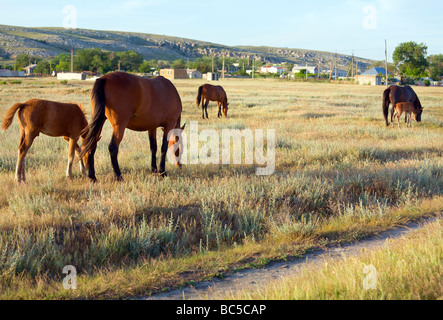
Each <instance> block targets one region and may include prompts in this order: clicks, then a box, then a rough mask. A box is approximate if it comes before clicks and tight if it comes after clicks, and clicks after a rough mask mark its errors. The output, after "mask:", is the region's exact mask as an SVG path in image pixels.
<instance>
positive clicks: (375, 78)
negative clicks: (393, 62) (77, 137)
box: [355, 67, 389, 86]
mask: <svg viewBox="0 0 443 320" xmlns="http://www.w3.org/2000/svg"><path fill="white" fill-rule="evenodd" d="M388 74H389V72H388ZM385 75H386V69H385V68H379V67H374V68H372V69H369V70H366V71H365V72H363V73H362V74H359V75H356V76H355V80H356V81H357V82H358V83H359V84H369V85H371V86H381V85H382V77H383V76H385Z"/></svg>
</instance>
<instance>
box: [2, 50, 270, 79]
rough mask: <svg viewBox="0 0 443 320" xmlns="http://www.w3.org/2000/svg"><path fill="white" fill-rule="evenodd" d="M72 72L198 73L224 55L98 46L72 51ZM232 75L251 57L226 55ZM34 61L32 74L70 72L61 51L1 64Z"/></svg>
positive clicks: (220, 63) (248, 64) (18, 67)
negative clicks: (155, 55)
mask: <svg viewBox="0 0 443 320" xmlns="http://www.w3.org/2000/svg"><path fill="white" fill-rule="evenodd" d="M73 63H74V71H92V72H96V73H98V74H105V73H108V72H112V71H116V70H124V71H128V72H139V73H150V72H152V71H154V70H159V69H164V68H173V69H187V68H189V69H197V70H198V71H200V72H201V73H207V72H211V71H212V70H213V68H214V70H215V71H217V70H221V69H222V67H223V58H221V57H213V58H212V57H201V58H197V59H195V60H192V61H189V60H188V61H185V60H184V59H177V60H173V61H166V60H155V59H152V60H144V59H143V56H142V55H141V54H139V53H137V52H135V51H132V50H131V51H125V52H109V51H103V50H101V49H80V50H76V51H75V55H74V59H73ZM236 63H237V64H238V66H239V67H238V68H234V70H235V72H234V73H235V74H238V75H246V69H248V68H252V60H251V59H238V58H230V57H225V61H224V65H225V70H227V71H229V70H232V69H233V66H234V64H236ZM30 64H36V65H37V66H36V68H35V69H34V73H40V74H50V73H52V72H53V71H58V72H62V71H71V55H70V54H69V53H61V54H59V55H58V56H56V57H53V58H51V59H43V58H41V57H37V56H30V55H28V54H21V55H19V56H18V57H17V58H16V60H15V65H14V66H4V68H9V69H14V70H22V69H23V68H24V67H26V66H28V65H30ZM261 65H263V63H262V62H260V61H255V66H256V67H260V66H261Z"/></svg>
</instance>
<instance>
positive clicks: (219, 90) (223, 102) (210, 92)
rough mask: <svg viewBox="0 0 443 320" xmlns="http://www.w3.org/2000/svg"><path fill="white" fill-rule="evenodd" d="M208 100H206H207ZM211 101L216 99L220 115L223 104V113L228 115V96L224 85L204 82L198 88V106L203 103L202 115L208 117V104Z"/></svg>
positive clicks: (219, 114)
mask: <svg viewBox="0 0 443 320" xmlns="http://www.w3.org/2000/svg"><path fill="white" fill-rule="evenodd" d="M205 100H206V101H205ZM209 101H216V102H217V106H218V115H217V116H218V117H219V118H220V117H221V116H222V112H221V107H222V106H223V114H224V115H225V117H227V116H228V105H229V103H228V97H227V96H226V92H225V90H224V89H223V87H222V86H213V85H211V84H204V85H201V86H200V87H199V88H198V94H197V99H196V103H197V107H198V106H199V105H200V102H201V103H202V117H203V119H204V118H205V112H206V119H208V104H209Z"/></svg>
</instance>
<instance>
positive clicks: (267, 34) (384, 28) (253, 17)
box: [0, 0, 443, 60]
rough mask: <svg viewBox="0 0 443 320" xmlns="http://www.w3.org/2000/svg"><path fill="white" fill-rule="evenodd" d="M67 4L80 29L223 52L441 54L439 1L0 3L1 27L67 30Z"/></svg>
mask: <svg viewBox="0 0 443 320" xmlns="http://www.w3.org/2000/svg"><path fill="white" fill-rule="evenodd" d="M67 5H72V6H74V7H75V9H76V13H77V16H76V23H77V27H78V28H84V29H99V30H115V31H133V32H145V33H154V34H162V35H169V36H179V37H185V38H191V39H196V40H204V41H209V42H213V43H219V44H225V45H254V46H275V47H288V48H300V49H314V50H323V51H330V52H338V53H344V54H351V53H352V52H354V53H355V55H356V56H360V57H364V58H371V59H377V60H383V59H384V40H385V39H386V40H387V41H388V59H389V60H392V52H393V50H394V49H395V46H397V45H398V44H399V43H401V42H406V41H415V42H418V43H422V42H423V43H425V44H426V45H427V46H428V54H437V53H442V54H443V19H442V18H443V1H441V0H424V1H423V0H422V1H417V0H372V1H365V0H343V1H340V0H339V1H325V0H306V1H284V0H274V1H269V0H268V1H262V0H253V1H251V0H237V1H234V0H227V1H221V0H220V1H208V0H206V1H203V0H190V1H178V0H118V1H117V0H108V1H92V0H89V1H85V0H80V1H74V0H73V1H49V0H39V1H21V0H16V1H10V0H7V1H5V0H0V12H1V13H2V14H1V15H0V24H7V25H17V26H26V27H62V26H63V23H64V21H66V17H67V15H69V12H72V11H69V12H68V13H66V12H65V13H63V9H64V8H65V6H67Z"/></svg>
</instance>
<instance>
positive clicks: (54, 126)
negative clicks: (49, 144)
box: [2, 99, 88, 182]
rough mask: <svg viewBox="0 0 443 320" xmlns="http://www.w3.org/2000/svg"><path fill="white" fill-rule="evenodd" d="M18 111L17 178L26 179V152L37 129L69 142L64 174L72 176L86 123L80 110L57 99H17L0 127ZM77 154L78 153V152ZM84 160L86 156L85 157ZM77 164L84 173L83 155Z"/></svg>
mask: <svg viewBox="0 0 443 320" xmlns="http://www.w3.org/2000/svg"><path fill="white" fill-rule="evenodd" d="M17 111H18V122H19V125H20V145H19V148H18V160H17V168H16V171H15V179H16V180H17V181H18V182H21V181H26V179H25V164H24V161H25V156H26V153H27V152H28V150H29V148H30V147H31V145H32V142H33V141H34V139H35V137H37V136H38V135H39V134H40V132H41V133H43V134H46V135H48V136H51V137H60V136H62V137H63V138H64V139H65V140H66V141H68V142H69V153H68V168H67V170H66V176H67V177H69V178H71V176H72V162H73V160H74V155H75V152H76V151H77V154H79V153H80V151H81V150H80V147H79V146H78V144H77V141H78V139H79V138H80V136H81V137H82V139H84V136H82V135H81V131H82V130H83V129H85V128H86V127H87V126H88V121H87V120H86V117H85V114H84V112H83V110H82V109H81V108H80V107H79V106H78V105H77V104H73V103H60V102H53V101H47V100H40V99H32V100H29V101H27V102H25V103H16V104H14V105H13V106H12V107H11V109H9V111H8V113H7V115H6V117H5V119H4V120H3V125H2V128H3V130H6V129H8V128H9V126H10V125H11V123H12V120H13V118H14V115H15V113H16V112H17ZM79 157H80V156H79ZM84 160H85V161H86V162H87V157H85V158H84ZM80 168H81V170H82V173H83V174H84V175H86V169H85V166H84V163H83V159H82V157H80Z"/></svg>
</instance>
